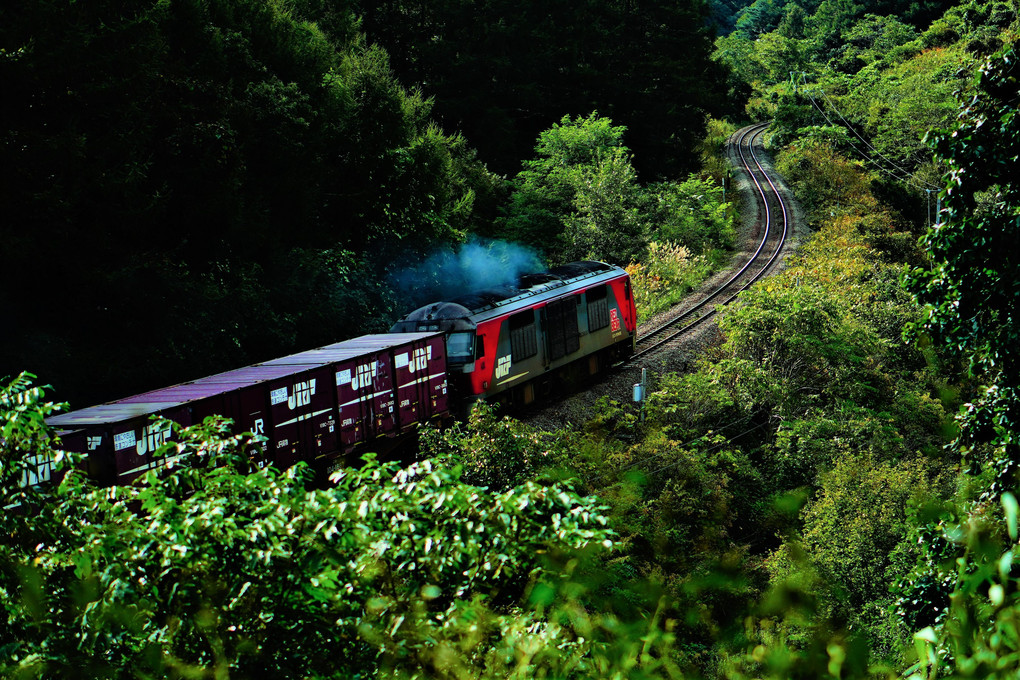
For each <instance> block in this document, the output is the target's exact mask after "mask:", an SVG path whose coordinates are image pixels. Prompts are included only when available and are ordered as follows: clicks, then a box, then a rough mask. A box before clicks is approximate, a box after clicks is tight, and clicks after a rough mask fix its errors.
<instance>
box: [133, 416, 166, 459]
mask: <svg viewBox="0 0 1020 680" xmlns="http://www.w3.org/2000/svg"><path fill="white" fill-rule="evenodd" d="M160 425H161V423H151V424H149V425H146V426H145V428H144V429H143V430H142V438H141V439H139V440H138V442H137V443H136V444H135V451H137V452H138V455H139V456H144V455H145V454H147V453H150V452H152V451H155V450H156V449H158V448H159V447H160V446H162V445H163V444H165V443H166V442H167V440H169V439H170V433H171V432H172V430H171V428H170V426H169V425H165V426H164V427H162V428H161V427H160Z"/></svg>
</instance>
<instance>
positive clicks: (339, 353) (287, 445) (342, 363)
mask: <svg viewBox="0 0 1020 680" xmlns="http://www.w3.org/2000/svg"><path fill="white" fill-rule="evenodd" d="M443 337H444V336H443V334H442V333H397V334H394V333H387V334H383V335H366V336H362V337H360V338H355V339H352V340H347V341H345V342H338V343H336V344H333V345H327V346H325V347H320V348H318V349H313V350H309V351H307V352H300V353H298V354H293V355H291V356H287V357H282V358H280V359H274V360H272V361H267V362H264V363H261V364H255V365H254V366H247V367H244V368H239V369H236V370H233V371H227V372H226V373H220V374H217V375H212V376H209V377H206V378H201V379H199V380H194V381H192V382H187V383H182V384H180V385H174V386H173V387H166V388H163V389H159V390H153V391H151V392H146V393H144V394H138V395H135V396H132V397H127V398H125V399H119V400H117V401H114V402H110V403H108V404H102V405H100V406H93V407H91V408H86V409H81V410H79V411H72V412H70V413H65V414H62V415H58V416H54V417H52V418H49V419H48V420H47V422H48V423H49V424H50V425H51V426H53V427H54V428H56V429H57V430H58V431H60V432H61V438H62V440H63V442H64V446H65V448H67V449H68V450H72V451H77V452H80V453H85V454H88V461H87V467H88V471H89V474H90V475H91V476H92V477H93V478H95V479H96V480H97V481H98V482H100V483H102V484H125V483H128V482H130V481H132V480H133V479H135V478H137V477H139V476H140V475H142V474H144V473H145V472H147V471H148V470H152V469H155V468H158V467H161V466H163V465H167V464H169V463H170V462H172V461H169V460H166V459H165V458H161V457H159V456H156V455H155V452H156V451H157V449H158V448H159V446H160V445H161V444H163V443H165V442H166V441H167V440H168V439H169V438H170V437H171V436H172V433H171V432H170V430H169V429H167V428H161V427H158V426H157V425H156V424H154V423H153V422H151V419H152V416H155V415H159V416H163V417H165V418H168V419H170V420H173V421H175V422H177V423H180V424H181V425H191V424H194V423H198V422H201V421H202V420H203V419H204V418H205V417H206V416H210V415H214V414H215V415H222V416H226V417H228V418H231V419H232V420H233V421H234V423H235V430H236V431H238V432H254V433H255V434H259V435H262V436H264V437H265V438H266V441H265V442H264V445H263V451H262V458H261V460H260V461H259V464H260V465H265V464H272V465H275V466H277V467H280V468H285V467H288V466H290V465H293V464H294V463H295V462H297V461H299V460H304V461H308V462H309V463H311V464H312V465H313V466H314V467H315V468H316V469H318V470H321V471H326V470H332V469H335V468H337V467H339V466H341V465H342V464H343V463H344V460H345V456H346V455H347V454H349V453H351V452H353V451H355V450H358V449H361V448H364V449H366V450H367V449H368V448H371V447H370V446H369V444H370V443H371V442H373V441H374V440H376V438H378V437H387V438H395V437H397V436H398V435H400V434H403V433H406V432H408V431H409V430H411V429H413V428H414V426H416V425H417V424H419V423H424V422H428V421H433V420H441V419H444V418H446V417H448V416H449V403H448V398H447V382H446V347H445V344H444V339H443Z"/></svg>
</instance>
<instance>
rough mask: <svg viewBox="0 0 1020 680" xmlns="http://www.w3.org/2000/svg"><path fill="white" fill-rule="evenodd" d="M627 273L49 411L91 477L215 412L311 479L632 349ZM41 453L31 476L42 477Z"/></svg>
mask: <svg viewBox="0 0 1020 680" xmlns="http://www.w3.org/2000/svg"><path fill="white" fill-rule="evenodd" d="M636 325H637V314H636V310H635V307H634V300H633V295H632V294H631V289H630V280H629V278H628V276H627V273H626V272H625V271H624V270H622V269H620V268H618V267H613V266H610V265H607V264H604V263H602V262H575V263H572V264H569V265H564V266H562V267H557V268H554V269H552V270H551V271H549V272H547V273H542V274H527V275H524V276H522V277H520V280H519V281H518V285H516V286H505V287H502V288H499V289H493V290H483V291H479V292H475V293H471V294H468V295H464V296H461V297H458V298H455V299H453V300H450V301H447V302H437V303H433V304H430V305H427V306H425V307H422V308H421V309H418V310H416V311H414V312H412V313H410V314H408V315H407V316H406V317H404V318H403V319H401V320H400V321H399V322H398V323H397V324H396V325H394V327H393V328H392V329H391V331H390V333H388V334H379V335H366V336H362V337H359V338H354V339H352V340H346V341H344V342H338V343H335V344H332V345H327V346H325V347H320V348H318V349H314V350H310V351H307V352H301V353H298V354H293V355H291V356H287V357H282V358H280V359H274V360H272V361H266V362H263V363H260V364H255V365H253V366H247V367H244V368H239V369H236V370H233V371H227V372H226V373H220V374H217V375H213V376H208V377H206V378H201V379H199V380H194V381H190V382H186V383H182V384H179V385H174V386H172V387H166V388H163V389H158V390H153V391H151V392H146V393H144V394H138V395H135V396H132V397H127V398H124V399H119V400H117V401H113V402H109V403H107V404H102V405H99V406H93V407H90V408H85V409H81V410H78V411H72V412H69V413H65V414H61V415H58V416H54V417H51V418H48V419H47V422H48V424H49V425H50V426H52V427H53V428H55V429H56V430H57V431H58V432H59V433H60V436H61V440H62V441H63V445H64V448H65V449H67V450H69V451H75V452H78V453H83V454H86V456H87V458H86V463H85V464H86V466H87V469H88V473H89V475H90V476H91V477H92V478H94V479H95V480H96V481H97V482H99V483H100V484H106V485H111V484H126V483H130V482H131V481H132V480H134V479H136V478H138V477H140V476H141V475H144V474H145V473H146V472H148V471H149V470H153V469H157V468H160V467H162V466H164V465H166V464H167V463H169V462H171V461H168V460H167V459H166V458H165V457H164V454H161V453H160V446H161V445H162V444H163V443H165V442H166V441H168V440H169V439H170V438H171V437H172V432H171V430H170V429H168V428H167V427H165V426H164V425H160V423H159V421H156V420H154V419H153V416H162V417H164V418H166V419H168V420H172V421H175V422H177V423H179V424H181V425H185V426H187V425H191V424H193V423H198V422H201V421H202V420H203V419H204V418H206V417H207V416H210V415H221V416H226V417H228V418H230V419H232V420H233V421H234V424H235V425H234V427H235V430H236V431H238V432H253V433H255V434H258V435H262V436H263V437H264V438H265V439H264V442H263V444H262V447H263V448H262V450H261V452H260V457H259V459H258V460H257V461H256V462H257V464H259V465H274V466H276V467H279V468H286V467H289V466H290V465H292V464H294V463H295V462H297V461H299V460H303V461H307V462H309V463H310V464H311V465H312V467H313V468H314V469H316V470H317V471H319V472H320V473H328V472H330V471H331V470H333V469H336V468H338V467H341V466H342V465H344V464H345V463H346V462H348V460H349V456H350V455H351V454H352V453H355V452H357V451H360V450H369V449H375V450H378V449H380V448H382V449H386V448H390V445H392V444H395V443H397V442H399V441H401V440H402V439H403V435H405V434H407V433H408V432H410V431H412V430H414V429H416V428H417V426H418V425H419V424H422V423H430V422H433V423H442V422H443V421H445V420H447V419H448V418H450V417H451V414H453V413H463V412H465V411H466V410H467V407H468V406H469V405H470V404H471V403H472V402H473V401H475V400H477V399H489V400H493V401H497V402H502V403H521V404H527V403H530V402H532V401H533V400H534V399H535V398H536V396H538V395H541V394H542V393H543V392H544V391H546V390H547V389H548V387H549V386H550V385H551V384H552V383H553V382H555V381H562V380H564V379H565V378H568V377H570V376H572V375H574V374H577V373H580V374H584V375H592V374H595V373H597V372H598V371H599V370H600V369H601V368H602V367H604V366H606V365H608V363H610V362H613V361H616V360H619V359H622V358H625V357H627V356H629V355H630V354H631V353H632V352H633V350H634V341H635V335H636V333H635V331H636ZM46 468H48V461H43V462H41V464H40V469H39V470H38V475H37V477H38V479H39V480H45V479H47V478H49V470H48V469H46Z"/></svg>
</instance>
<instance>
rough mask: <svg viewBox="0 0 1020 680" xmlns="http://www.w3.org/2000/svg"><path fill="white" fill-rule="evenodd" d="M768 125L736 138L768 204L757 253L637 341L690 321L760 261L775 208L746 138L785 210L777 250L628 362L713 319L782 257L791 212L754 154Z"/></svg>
mask: <svg viewBox="0 0 1020 680" xmlns="http://www.w3.org/2000/svg"><path fill="white" fill-rule="evenodd" d="M767 127H768V123H760V124H758V125H753V126H751V127H748V128H747V129H745V130H744V131H743V132H742V133H741V135H740V137H739V139H738V140H737V153H738V155H739V156H740V161H741V163H742V164H743V166H744V170H745V171H746V172H747V174H748V176H749V177H750V178H751V181H753V182H754V184H755V187H756V188H757V190H758V195H759V196H760V198H761V204H762V205H763V206H764V207H765V220H764V227H765V229H764V234H763V235H762V239H761V242H760V243H759V244H758V248H757V249H756V250H755V252H754V254H752V255H751V257H750V258H749V259H748V261H747V262H746V263H745V264H744V266H742V267H741V268H740V269H739V270H738V271H737V272H736V273H735V274H733V275H732V276H731V277H730V278H729V279H727V280H726V282H725V283H723V284H722V285H720V286H719V287H718V288H716V290H715V291H713V292H712V293H711V294H709V295H708V296H707V297H705V299H704V300H702V301H701V302H699V303H698V304H696V305H695V306H693V307H691V308H690V309H689V310H687V311H685V312H683V313H682V314H680V315H678V316H677V317H676V318H674V319H671V320H670V321H668V322H666V323H664V324H662V325H660V326H658V327H656V328H654V329H652V330H651V331H648V332H646V333H645V334H644V335H643V337H641V338H640V339H639V340H638V343H642V342H646V341H648V340H649V339H650V338H653V337H655V336H656V335H659V334H661V333H662V332H664V331H666V330H668V329H670V328H673V327H674V326H676V325H677V324H679V323H681V322H682V321H686V320H688V319H689V318H690V317H691V316H692V315H694V314H695V313H696V312H698V311H699V310H701V309H702V308H704V307H706V306H707V305H708V304H710V303H711V302H713V301H716V300H717V299H718V298H720V297H721V296H723V295H725V294H726V291H727V289H729V287H730V286H731V285H732V284H733V283H734V282H735V281H737V279H739V278H740V277H741V276H743V275H744V274H745V273H746V272H747V271H748V269H749V268H750V267H751V266H752V265H753V264H755V263H756V262H758V261H759V256H760V255H761V252H762V250H763V249H764V248H765V244H766V243H767V242H768V240H769V237H770V236H771V235H772V227H773V223H772V211H771V209H770V207H769V196H768V195H766V193H765V188H764V186H763V185H762V183H761V182H760V181H758V178H757V177H756V176H755V173H754V170H753V169H752V168H751V163H750V162H749V161H748V158H747V156H745V154H744V146H743V144H744V141H745V140H746V141H747V149H748V154H749V155H750V158H751V160H752V161H753V162H754V165H755V166H756V167H757V169H758V172H759V173H761V176H762V177H763V178H764V179H765V181H766V182H767V183H768V185H769V187H770V188H771V190H772V195H774V196H775V197H776V201H777V202H778V204H779V207H780V208H781V209H782V216H783V223H782V233H781V234H780V235H779V239H778V243H777V245H776V249H775V251H774V252H773V253H772V255H771V256H770V257H769V259H768V260H767V261H766V262H765V264H764V266H762V267H761V269H759V270H758V271H757V273H755V274H754V275H753V276H751V277H750V279H749V280H748V281H747V282H746V283H744V284H743V285H741V286H740V287H739V288H737V289H736V291H735V292H733V293H732V294H731V295H729V297H727V298H726V299H725V300H723V301H721V302H717V304H716V305H715V306H714V307H712V308H711V309H710V310H708V311H707V312H706V313H704V314H702V315H701V316H699V317H697V318H696V319H695V320H694V321H691V322H690V323H688V324H687V325H685V326H684V327H682V328H680V329H678V330H675V331H674V332H672V333H670V334H669V335H668V336H666V337H664V338H662V339H661V340H658V341H656V342H654V343H653V344H651V345H648V346H647V347H642V348H640V349H638V350H637V351H636V352H635V353H634V354H633V355H632V356H631V357H630V359H629V360H628V363H629V362H631V361H634V360H635V359H638V358H640V357H642V356H645V355H646V354H649V353H650V352H652V351H654V350H656V349H658V348H660V347H662V346H663V345H665V344H666V343H668V342H670V341H671V340H673V339H675V338H676V337H677V336H679V335H682V334H683V333H686V332H687V331H689V330H691V329H692V328H694V327H695V326H697V325H699V324H701V323H702V322H703V321H705V320H707V319H709V318H711V317H712V316H713V315H714V314H715V313H716V312H717V311H718V309H719V307H721V306H723V305H726V304H729V303H730V302H732V301H733V300H734V299H736V297H737V296H738V295H739V294H740V293H742V292H743V291H745V290H747V289H748V288H749V287H750V286H751V285H752V284H753V283H754V282H755V281H757V280H758V279H760V278H761V277H762V276H764V275H765V273H766V272H767V271H768V270H769V269H770V268H771V267H772V265H773V264H774V263H775V261H776V260H777V259H778V258H779V255H780V253H781V252H782V249H783V246H784V245H785V243H786V238H787V234H788V233H789V213H788V212H787V207H786V203H785V201H783V197H782V195H781V194H780V193H779V189H778V188H777V187H776V185H775V183H774V182H773V181H772V179H771V178H770V177H769V175H768V173H767V172H766V171H765V168H764V167H763V166H762V164H761V161H760V160H759V158H758V156H757V154H755V152H754V141H755V140H756V139H757V138H758V136H759V135H761V133H763V132H764V131H765V129H766V128H767Z"/></svg>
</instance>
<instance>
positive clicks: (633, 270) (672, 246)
mask: <svg viewBox="0 0 1020 680" xmlns="http://www.w3.org/2000/svg"><path fill="white" fill-rule="evenodd" d="M710 271H711V263H710V262H709V261H708V258H707V257H705V256H698V257H691V253H690V251H689V250H688V249H687V248H685V247H683V246H681V245H679V244H677V243H670V242H668V241H667V242H665V243H658V242H655V241H652V242H651V243H649V244H648V251H647V253H646V254H645V256H644V258H643V262H641V263H640V264H637V263H635V264H631V265H629V266H628V267H627V273H628V274H630V284H631V289H632V290H633V292H634V303H635V304H636V305H637V309H638V320H639V321H644V320H645V319H648V318H651V317H652V316H654V315H655V314H657V313H659V312H661V311H663V310H665V309H669V308H670V307H672V306H673V305H675V304H677V303H678V302H680V301H681V300H683V299H684V297H686V296H687V295H688V294H689V293H690V292H691V291H692V290H694V288H695V287H696V286H697V285H698V284H699V283H701V282H702V281H703V280H705V278H706V277H707V276H708V274H709V273H710Z"/></svg>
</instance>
